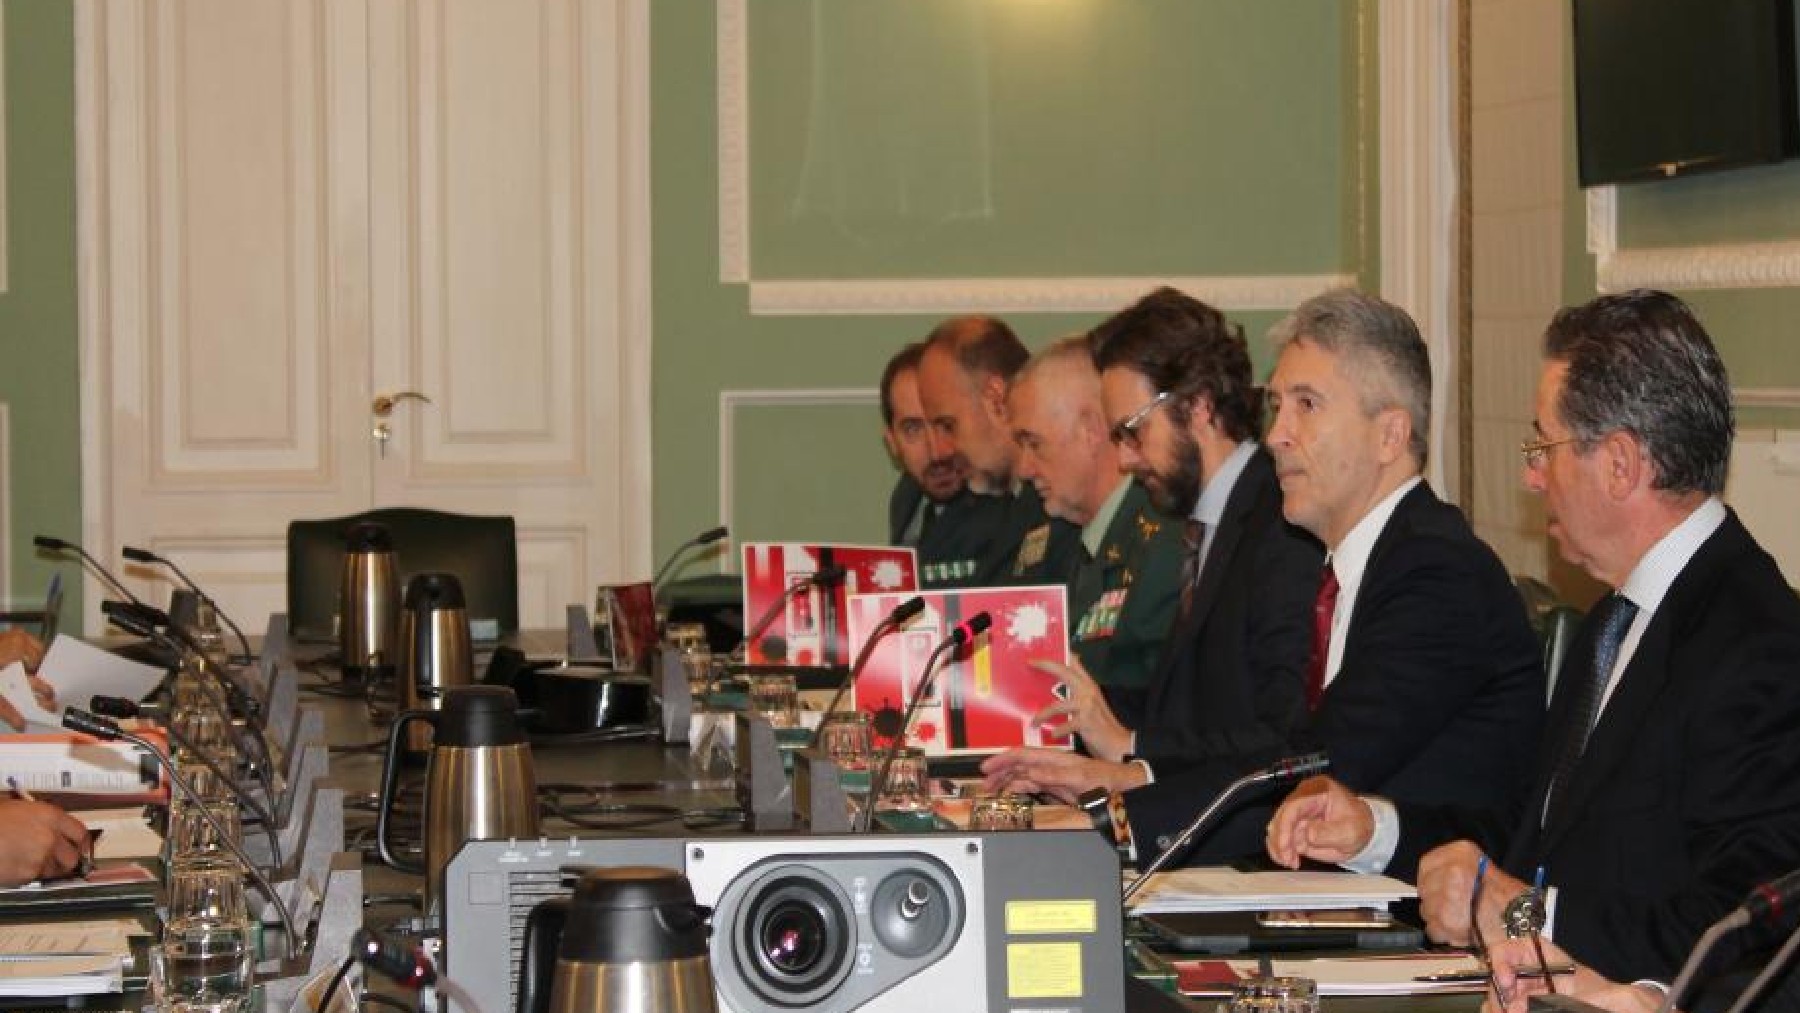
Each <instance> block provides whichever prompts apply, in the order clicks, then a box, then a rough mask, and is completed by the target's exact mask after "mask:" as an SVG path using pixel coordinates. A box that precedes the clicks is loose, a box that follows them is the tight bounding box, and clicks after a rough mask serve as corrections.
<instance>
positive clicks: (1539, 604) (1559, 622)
mask: <svg viewBox="0 0 1800 1013" xmlns="http://www.w3.org/2000/svg"><path fill="white" fill-rule="evenodd" d="M1513 585H1514V586H1515V587H1517V588H1518V589H1519V597H1521V598H1523V599H1524V600H1525V614H1526V616H1527V617H1529V618H1530V620H1531V628H1532V630H1533V631H1535V632H1536V633H1537V635H1538V642H1539V643H1540V644H1542V645H1543V648H1544V699H1545V700H1546V701H1548V700H1549V699H1550V697H1552V696H1555V695H1556V677H1557V676H1558V675H1559V674H1561V673H1562V665H1563V657H1564V655H1566V654H1568V653H1569V645H1570V644H1571V643H1573V642H1574V640H1575V631H1576V630H1578V629H1580V628H1581V619H1582V611H1581V610H1580V609H1578V608H1575V607H1574V606H1572V605H1570V604H1568V603H1567V602H1565V601H1563V600H1562V599H1561V598H1558V597H1557V595H1556V591H1555V589H1553V588H1552V587H1551V586H1550V585H1548V584H1546V583H1544V582H1543V581H1541V580H1538V579H1537V578H1536V577H1516V578H1514V580H1513Z"/></svg>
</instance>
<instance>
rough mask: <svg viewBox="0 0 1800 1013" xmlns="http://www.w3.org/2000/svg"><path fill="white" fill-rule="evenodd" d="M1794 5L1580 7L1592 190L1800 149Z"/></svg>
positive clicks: (1579, 127)
mask: <svg viewBox="0 0 1800 1013" xmlns="http://www.w3.org/2000/svg"><path fill="white" fill-rule="evenodd" d="M1793 5H1794V0H1575V3H1574V13H1575V116H1576V136H1577V145H1578V147H1579V149H1580V163H1581V169H1580V175H1581V185H1582V186H1598V185H1601V184H1605V183H1628V182H1632V181H1635V180H1646V179H1663V178H1667V177H1670V176H1676V175H1686V174H1688V173H1693V172H1704V171H1708V170H1712V169H1725V168H1731V167H1733V166H1742V165H1754V164H1758V163H1764V162H1775V161H1780V160H1781V159H1783V158H1788V157H1791V156H1793V155H1795V154H1796V153H1797V150H1796V149H1797V144H1796V136H1797V134H1800V129H1797V126H1800V125H1797V124H1796V118H1795V105H1796V101H1795V100H1796V94H1795V87H1796V80H1795V76H1794V10H1793Z"/></svg>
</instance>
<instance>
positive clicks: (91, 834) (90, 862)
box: [6, 774, 100, 879]
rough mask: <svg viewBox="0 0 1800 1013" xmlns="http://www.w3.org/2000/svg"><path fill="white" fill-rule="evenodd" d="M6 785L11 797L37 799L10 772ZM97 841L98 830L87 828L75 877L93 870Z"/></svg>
mask: <svg viewBox="0 0 1800 1013" xmlns="http://www.w3.org/2000/svg"><path fill="white" fill-rule="evenodd" d="M6 787H7V788H9V789H11V791H12V793H13V797H14V798H17V799H18V800H19V801H21V802H36V801H37V796H35V795H33V794H32V793H31V792H30V791H29V790H27V789H26V787H25V786H24V785H22V784H20V783H19V779H18V778H16V777H14V776H12V775H11V774H8V775H6ZM99 841H100V831H98V830H89V831H88V840H87V847H85V848H83V849H81V859H80V861H79V862H77V863H76V865H75V877H76V878H77V879H86V878H87V877H88V874H89V873H91V872H93V871H94V845H96V844H98V843H99Z"/></svg>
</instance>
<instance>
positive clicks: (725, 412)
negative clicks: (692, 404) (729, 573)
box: [719, 387, 881, 572]
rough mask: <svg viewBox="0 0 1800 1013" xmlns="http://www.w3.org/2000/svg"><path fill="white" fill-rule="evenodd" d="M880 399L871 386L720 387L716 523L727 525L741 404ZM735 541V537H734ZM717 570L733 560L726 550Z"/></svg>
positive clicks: (833, 404) (828, 404)
mask: <svg viewBox="0 0 1800 1013" xmlns="http://www.w3.org/2000/svg"><path fill="white" fill-rule="evenodd" d="M879 403H881V391H880V390H879V389H877V388H875V387H795V388H790V389H786V390H722V391H720V392H719V523H720V524H723V525H725V526H727V527H730V526H731V523H732V519H733V516H734V514H735V511H736V508H737V503H736V485H737V461H736V460H735V458H736V450H735V444H736V438H737V412H738V410H739V409H743V408H848V407H860V406H866V405H875V404H879ZM734 541H735V539H734ZM719 559H720V566H721V572H723V571H725V570H728V569H729V568H730V567H731V566H733V565H735V564H736V562H737V559H736V556H735V555H734V554H732V553H730V552H726V553H721V554H720V556H719Z"/></svg>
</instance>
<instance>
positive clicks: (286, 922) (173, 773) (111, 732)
mask: <svg viewBox="0 0 1800 1013" xmlns="http://www.w3.org/2000/svg"><path fill="white" fill-rule="evenodd" d="M62 723H63V727H64V728H67V729H69V730H70V731H72V732H80V733H82V734H83V735H92V736H93V737H94V738H96V739H102V740H104V741H107V742H116V741H119V740H121V739H123V740H124V741H126V742H129V743H131V744H132V745H134V746H137V747H138V748H139V749H142V750H143V751H144V752H145V753H148V754H149V755H150V757H151V758H152V759H153V760H155V761H156V762H157V764H158V765H160V766H161V767H162V769H163V771H164V772H165V773H167V774H168V775H169V780H170V781H173V782H174V783H175V787H177V788H179V789H181V792H182V794H184V795H186V796H187V797H188V798H193V799H197V798H199V797H200V796H199V795H197V794H195V792H194V789H193V786H192V785H190V784H188V780H187V778H186V777H183V776H182V774H181V772H180V771H179V770H176V769H175V764H174V763H173V762H171V761H170V760H169V758H168V757H167V756H165V755H163V752H162V750H160V749H157V748H156V746H155V745H154V744H153V743H151V742H149V741H148V740H146V739H143V738H140V737H139V736H136V735H133V734H132V733H130V732H128V731H126V730H124V729H123V728H120V727H119V726H118V724H117V723H115V722H113V721H112V720H111V719H109V718H103V717H100V716H99V715H96V714H89V713H88V712H87V711H84V710H81V709H79V708H76V707H70V708H68V709H67V710H64V711H63V719H62ZM169 734H170V736H171V737H173V736H174V735H175V731H174V729H170V730H169ZM201 759H203V760H204V759H205V757H201ZM209 766H210V764H209ZM194 811H195V812H197V813H199V814H200V818H201V819H204V820H205V821H206V825H207V826H209V827H211V828H212V831H213V833H214V834H216V835H218V838H219V843H220V844H222V845H224V846H225V850H227V851H229V852H231V856H232V857H233V858H235V859H237V861H238V864H239V865H242V866H243V867H244V871H245V872H247V873H249V874H250V878H251V879H252V880H255V882H256V886H257V889H259V890H261V891H262V894H263V896H264V897H267V898H268V900H269V904H270V906H272V907H274V908H275V913H276V914H277V915H279V916H280V917H281V928H282V931H283V932H284V933H286V936H287V953H288V958H289V959H293V958H296V957H299V956H300V954H301V953H302V952H303V950H304V948H305V946H306V940H305V939H303V938H302V937H301V935H300V933H299V932H297V931H295V929H294V918H293V916H292V915H290V914H288V909H287V905H286V904H283V903H282V902H281V895H280V894H278V893H276V892H275V887H274V885H273V884H272V883H270V882H269V880H268V878H267V877H265V876H264V875H263V874H262V870H261V869H258V868H257V867H256V863H255V862H252V861H250V856H249V855H246V854H244V849H243V848H241V847H239V846H238V844H237V842H236V841H233V840H232V839H231V835H230V834H227V833H226V832H225V827H224V826H223V825H222V824H220V823H219V819H218V817H216V816H214V815H213V814H212V812H211V810H209V809H207V807H206V806H203V805H198V806H195V807H194ZM266 825H267V824H265V826H266Z"/></svg>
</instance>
